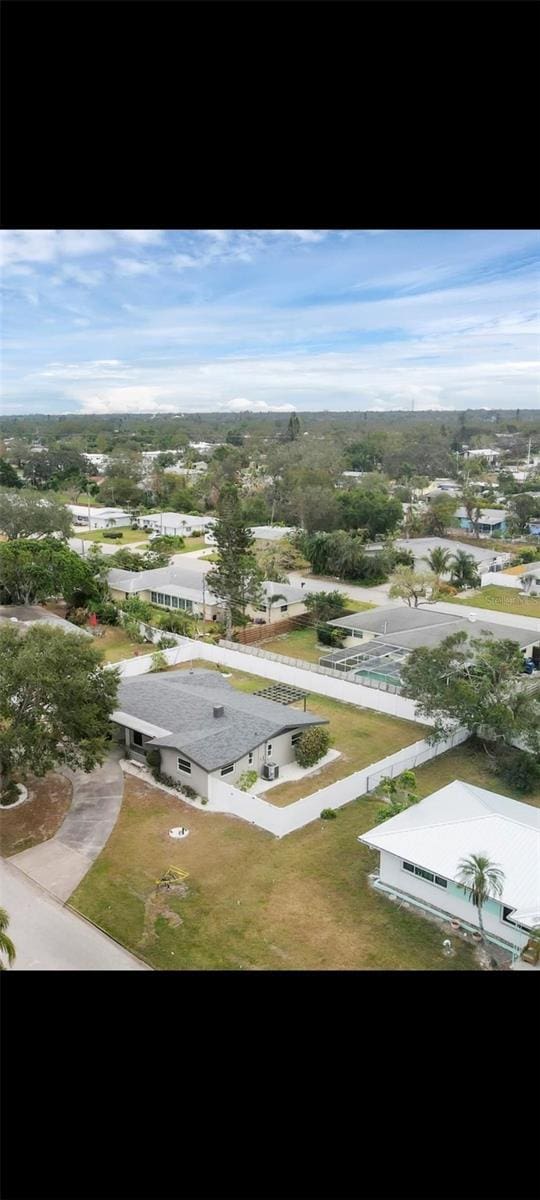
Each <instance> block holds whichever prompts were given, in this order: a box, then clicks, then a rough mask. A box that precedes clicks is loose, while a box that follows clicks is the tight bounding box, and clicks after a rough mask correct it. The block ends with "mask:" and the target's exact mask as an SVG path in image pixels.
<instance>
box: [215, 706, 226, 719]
mask: <svg viewBox="0 0 540 1200" xmlns="http://www.w3.org/2000/svg"><path fill="white" fill-rule="evenodd" d="M214 716H215V717H224V716H225V709H224V707H223V705H222V704H214Z"/></svg>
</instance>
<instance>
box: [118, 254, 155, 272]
mask: <svg viewBox="0 0 540 1200" xmlns="http://www.w3.org/2000/svg"><path fill="white" fill-rule="evenodd" d="M113 262H114V265H115V267H116V269H117V271H118V274H119V275H152V274H153V273H154V272H155V270H156V264H155V263H152V262H141V261H140V259H138V258H115V259H113Z"/></svg>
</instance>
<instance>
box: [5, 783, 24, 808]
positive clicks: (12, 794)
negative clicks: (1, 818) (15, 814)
mask: <svg viewBox="0 0 540 1200" xmlns="http://www.w3.org/2000/svg"><path fill="white" fill-rule="evenodd" d="M17 800H20V793H19V789H18V787H17V784H16V783H15V781H14V780H13V779H8V781H7V783H5V784H4V787H3V789H2V791H1V792H0V805H1V806H2V808H8V807H9V805H10V804H15V803H16V802H17Z"/></svg>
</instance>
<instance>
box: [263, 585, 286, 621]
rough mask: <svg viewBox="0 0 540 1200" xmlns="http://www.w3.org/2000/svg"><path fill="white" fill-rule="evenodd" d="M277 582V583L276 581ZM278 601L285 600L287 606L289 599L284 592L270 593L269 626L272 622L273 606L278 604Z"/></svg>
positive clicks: (268, 600) (268, 597) (268, 604)
mask: <svg viewBox="0 0 540 1200" xmlns="http://www.w3.org/2000/svg"><path fill="white" fill-rule="evenodd" d="M276 582H277V581H276ZM278 600H283V601H284V603H285V604H287V597H286V596H284V595H283V594H282V592H268V593H267V596H266V604H267V608H268V624H270V622H271V620H272V605H274V604H277V602H278Z"/></svg>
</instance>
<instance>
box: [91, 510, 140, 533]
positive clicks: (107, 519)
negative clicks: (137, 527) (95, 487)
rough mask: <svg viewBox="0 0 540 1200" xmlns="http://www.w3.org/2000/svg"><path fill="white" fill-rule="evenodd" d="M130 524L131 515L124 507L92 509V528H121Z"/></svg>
mask: <svg viewBox="0 0 540 1200" xmlns="http://www.w3.org/2000/svg"><path fill="white" fill-rule="evenodd" d="M87 513H88V510H87ZM128 525H131V516H130V514H129V513H128V512H126V511H125V509H123V508H96V509H94V511H92V509H90V528H91V529H121V528H125V527H126V526H128Z"/></svg>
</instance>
